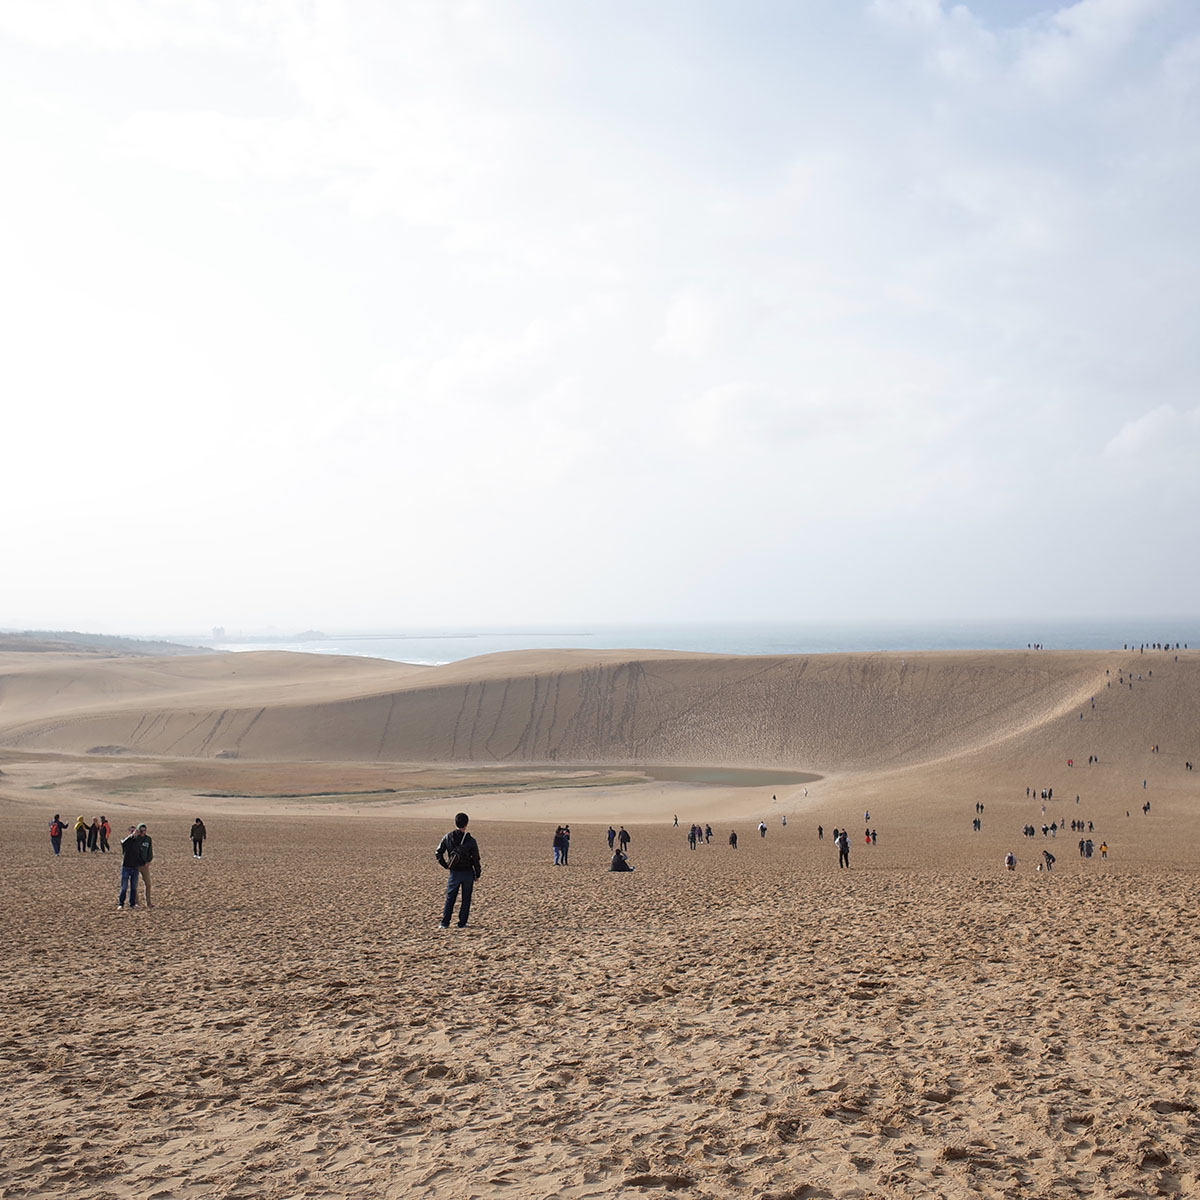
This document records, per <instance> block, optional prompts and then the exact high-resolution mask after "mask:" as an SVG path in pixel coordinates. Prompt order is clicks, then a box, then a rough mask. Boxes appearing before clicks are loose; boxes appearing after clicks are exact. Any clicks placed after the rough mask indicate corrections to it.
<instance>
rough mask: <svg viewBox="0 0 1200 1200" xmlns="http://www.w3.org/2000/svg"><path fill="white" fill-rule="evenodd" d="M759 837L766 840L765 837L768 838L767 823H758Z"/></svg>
mask: <svg viewBox="0 0 1200 1200" xmlns="http://www.w3.org/2000/svg"><path fill="white" fill-rule="evenodd" d="M758 836H759V837H761V838H765V837H766V836H767V823H766V821H759V823H758Z"/></svg>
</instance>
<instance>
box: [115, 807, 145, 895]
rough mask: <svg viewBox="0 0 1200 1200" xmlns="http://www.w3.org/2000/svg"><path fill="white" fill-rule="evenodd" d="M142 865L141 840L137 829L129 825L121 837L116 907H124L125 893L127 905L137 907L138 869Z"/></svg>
mask: <svg viewBox="0 0 1200 1200" xmlns="http://www.w3.org/2000/svg"><path fill="white" fill-rule="evenodd" d="M141 865H142V840H141V838H140V837H138V832H137V830H136V829H135V828H134V827H133V826H132V825H130V827H129V832H128V833H127V834H126V835H125V836H124V837H123V838H122V839H121V895H120V898H119V899H118V900H117V907H118V908H124V907H125V894H126V892H128V894H129V907H130V908H137V906H138V899H137V885H138V871H139V868H140V867H141Z"/></svg>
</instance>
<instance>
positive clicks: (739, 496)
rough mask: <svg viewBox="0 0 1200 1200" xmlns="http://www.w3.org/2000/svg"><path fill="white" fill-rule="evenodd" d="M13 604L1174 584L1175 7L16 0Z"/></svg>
mask: <svg viewBox="0 0 1200 1200" xmlns="http://www.w3.org/2000/svg"><path fill="white" fill-rule="evenodd" d="M0 96H2V98H3V109H2V117H0V139H2V150H3V155H4V167H5V170H4V177H5V185H4V187H3V188H2V189H0V239H2V242H0V244H2V245H3V255H2V258H0V307H2V309H3V312H2V321H3V324H2V326H0V328H2V330H3V343H2V344H3V352H2V353H0V383H2V388H3V396H4V418H3V419H4V424H3V434H4V436H3V446H4V450H5V453H4V455H3V460H2V465H0V502H2V504H3V514H4V516H3V521H4V527H5V537H4V539H3V547H4V553H3V560H2V561H3V572H4V575H3V586H2V587H0V626H15V627H20V628H76V629H87V630H95V631H105V632H147V633H149V632H166V631H174V632H181V631H191V630H197V631H203V630H206V629H208V628H210V627H211V626H213V625H223V626H226V627H227V628H229V629H230V630H234V629H239V630H251V629H255V628H264V627H267V626H274V627H278V628H282V629H301V628H313V627H315V628H324V629H331V630H343V631H347V630H352V629H358V628H385V629H392V630H402V629H404V628H406V627H409V626H417V625H424V626H429V625H451V624H469V623H473V622H485V623H489V624H502V623H523V624H528V623H534V622H578V621H638V620H650V619H657V620H676V619H677V620H697V619H721V618H759V617H762V618H775V619H780V618H793V617H794V618H798V619H806V620H809V619H821V618H825V617H837V618H848V617H851V618H853V617H861V618H878V617H902V618H920V617H934V618H940V617H946V616H958V617H965V618H987V617H1001V616H1028V615H1035V616H1036V615H1045V616H1092V615H1097V616H1099V615H1113V616H1128V615H1142V614H1163V615H1171V614H1195V612H1196V608H1197V605H1196V597H1197V595H1200V566H1198V562H1200V536H1198V533H1200V530H1198V514H1200V482H1198V481H1200V470H1198V467H1200V387H1198V383H1200V337H1198V336H1197V314H1198V313H1200V270H1198V267H1200V255H1198V249H1200V247H1198V232H1200V221H1198V218H1197V214H1198V213H1200V137H1198V136H1197V133H1198V131H1200V5H1197V4H1196V3H1195V0H1081V2H1079V3H1076V4H1054V3H1037V2H1035V0H970V2H968V3H965V4H960V5H953V6H952V5H950V4H949V3H941V4H939V3H938V2H937V0H873V2H872V0H792V2H790V3H784V2H775V0H725V2H722V3H710V2H706V0H677V2H674V3H653V2H651V3H647V2H646V0H636V2H634V0H629V2H626V0H573V2H566V0H541V2H538V0H507V2H503V3H499V2H498V3H487V2H478V0H477V2H470V3H468V2H461V3H460V2H455V0H429V2H428V3H404V2H400V0H379V2H378V3H372V2H370V0H344V2H337V0H329V2H324V0H309V2H308V3H299V2H296V0H254V2H250V0H240V2H239V0H229V2H222V0H172V2H167V0H158V2H152V0H142V2H139V0H4V3H3V4H2V5H0Z"/></svg>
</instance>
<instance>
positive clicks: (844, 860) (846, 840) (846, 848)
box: [836, 829, 850, 870]
mask: <svg viewBox="0 0 1200 1200" xmlns="http://www.w3.org/2000/svg"><path fill="white" fill-rule="evenodd" d="M836 841H837V848H838V870H841V868H842V867H848V866H849V865H850V835H849V834H848V833H847V832H846V831H845V830H844V829H843V830H841V831H840V832H839V833H838V835H837V838H836Z"/></svg>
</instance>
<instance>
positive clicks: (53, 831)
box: [50, 821, 63, 837]
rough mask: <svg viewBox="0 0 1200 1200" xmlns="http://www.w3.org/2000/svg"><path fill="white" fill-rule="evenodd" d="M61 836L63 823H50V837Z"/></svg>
mask: <svg viewBox="0 0 1200 1200" xmlns="http://www.w3.org/2000/svg"><path fill="white" fill-rule="evenodd" d="M62 835H63V823H62V822H61V821H51V822H50V836H51V837H62Z"/></svg>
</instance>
